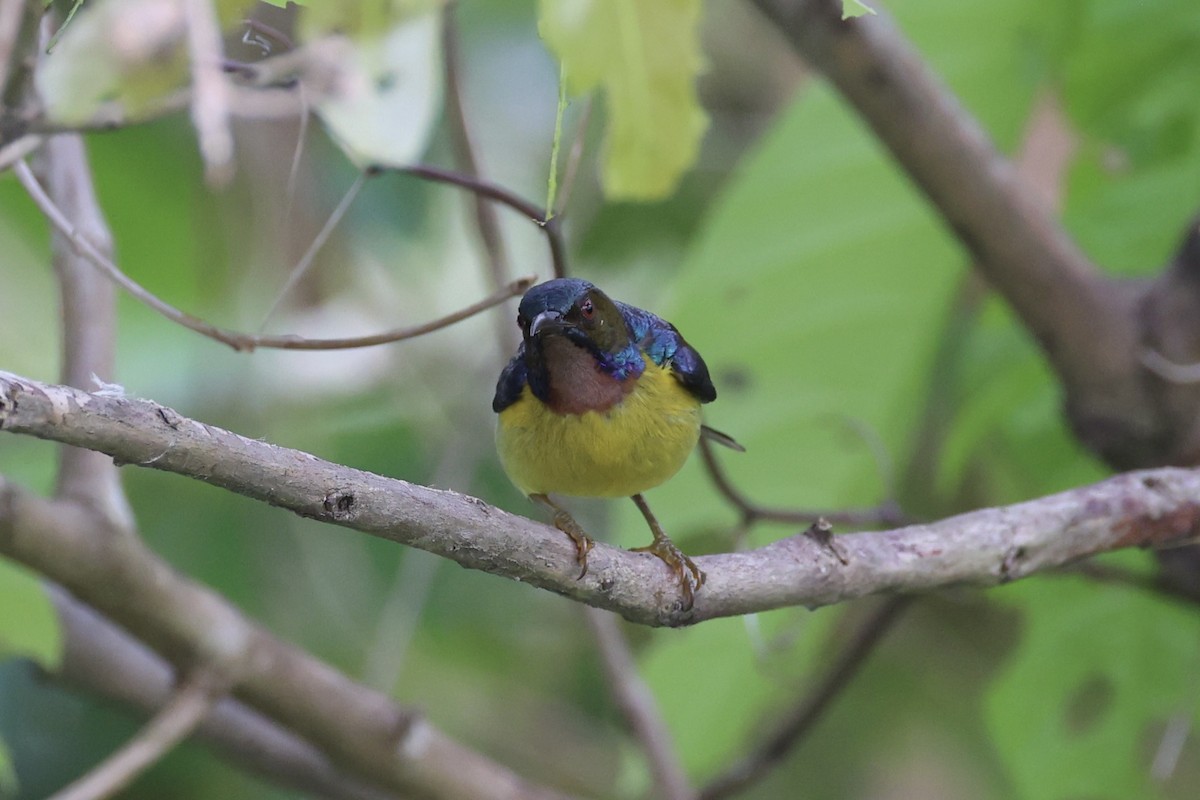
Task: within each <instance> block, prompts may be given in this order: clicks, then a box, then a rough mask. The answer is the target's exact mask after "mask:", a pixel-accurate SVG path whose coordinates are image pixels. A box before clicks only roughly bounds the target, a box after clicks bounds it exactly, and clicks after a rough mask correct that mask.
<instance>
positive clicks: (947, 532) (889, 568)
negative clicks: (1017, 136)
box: [0, 373, 1200, 625]
mask: <svg viewBox="0 0 1200 800" xmlns="http://www.w3.org/2000/svg"><path fill="white" fill-rule="evenodd" d="M0 409H2V410H0V420H2V421H0V428H3V429H4V430H7V431H10V432H13V433H24V434H29V435H33V436H39V437H42V438H47V439H52V440H55V441H59V442H63V443H65V444H72V445H75V446H78V447H87V448H89V449H96V450H100V451H101V452H104V453H107V454H109V455H111V456H113V458H114V459H115V460H116V461H118V462H120V463H123V464H140V465H144V466H149V467H153V468H154V469H160V470H165V471H168V472H175V473H178V474H182V475H188V476H191V477H194V478H198V479H202V480H204V481H206V482H208V483H212V484H215V485H218V486H222V487H224V488H226V489H229V490H231V491H234V492H237V493H239V494H242V495H245V496H247V497H252V498H256V499H258V500H262V501H264V502H269V503H271V504H272V505H275V506H279V507H281V508H285V509H288V510H290V511H293V512H295V513H297V514H300V515H301V516H304V517H311V518H313V519H318V520H323V521H325V522H331V523H334V524H337V525H341V526H344V527H349V528H354V529H356V530H360V531H363V532H364V533H369V534H371V535H373V536H379V537H381V538H385V539H389V540H392V541H396V542H400V543H403V544H408V545H411V546H414V547H419V548H421V549H423V550H428V551H430V552H432V553H436V554H438V555H441V556H444V557H446V558H450V559H453V560H454V561H457V562H458V563H460V564H462V565H463V566H466V567H470V568H472V569H480V570H484V571H487V572H492V573H494V574H497V575H502V576H505V577H508V578H513V579H518V580H521V581H524V582H526V583H529V584H532V585H534V586H537V587H540V588H543V589H549V590H551V591H554V592H557V593H559V594H563V595H566V596H568V597H572V598H574V599H576V600H580V601H582V602H585V603H588V604H589V605H594V606H597V607H599V608H607V609H609V610H611V611H616V612H617V613H619V614H621V615H622V616H624V617H625V618H626V619H629V620H630V621H633V622H638V623H644V624H650V625H683V624H688V623H694V622H699V621H702V620H705V619H711V618H713V617H723V616H732V615H737V614H746V613H750V612H752V611H764V610H767V609H771V608H780V607H783V606H791V605H803V606H808V607H815V606H822V605H828V604H831V603H838V602H842V601H844V600H849V599H851V598H854V597H861V596H863V595H868V594H873V593H878V592H890V591H905V592H920V591H926V590H929V589H933V588H938V587H943V586H948V585H955V584H963V583H967V584H977V585H992V584H997V583H1003V582H1007V581H1011V580H1015V579H1018V578H1022V577H1025V576H1027V575H1031V574H1033V573H1036V572H1038V571H1040V570H1044V569H1048V568H1051V567H1057V566H1061V565H1062V564H1066V563H1069V562H1072V561H1075V560H1078V559H1080V558H1083V557H1086V556H1089V555H1094V554H1096V553H1101V552H1105V551H1108V550H1115V549H1120V548H1125V547H1145V546H1158V545H1162V544H1164V543H1167V542H1173V541H1178V540H1181V539H1184V538H1187V537H1189V536H1193V535H1195V531H1196V529H1197V528H1198V527H1200V503H1198V502H1197V501H1196V498H1197V497H1200V471H1193V470H1184V469H1160V470H1148V471H1144V472H1132V473H1127V474H1123V475H1118V476H1116V477H1114V478H1110V479H1108V480H1106V481H1102V482H1100V483H1097V484H1094V485H1091V486H1085V487H1082V488H1079V489H1074V490H1071V491H1068V492H1063V493H1061V494H1056V495H1051V496H1048V497H1043V498H1040V499H1038V500H1032V501H1029V502H1025V503H1020V504H1017V505H1012V506H1006V507H1001V508H989V509H984V510H980V511H975V512H972V513H969V514H963V515H961V516H958V517H952V518H950V519H946V520H942V521H941V522H937V523H932V524H928V525H912V526H909V527H906V528H898V529H895V530H890V531H882V532H872V533H857V534H844V535H841V536H838V537H837V541H838V545H839V549H840V550H841V552H842V553H843V554H844V555H845V557H846V559H847V560H848V562H849V563H848V564H847V565H845V566H842V565H841V564H839V563H838V561H837V559H835V558H834V557H833V556H831V555H830V553H829V552H828V550H827V549H826V548H824V547H822V546H821V545H820V544H818V543H816V542H813V541H811V540H810V538H808V537H806V536H803V535H797V536H791V537H788V538H786V539H782V540H780V541H777V542H774V543H772V544H770V545H767V546H766V547H762V548H759V549H757V550H752V551H747V552H741V553H725V554H721V555H712V556H701V557H699V558H697V559H695V560H696V562H697V564H698V566H700V568H701V569H703V570H704V571H705V572H706V573H707V574H708V581H707V582H706V584H705V586H704V590H703V591H701V592H699V593H697V595H696V602H695V606H694V608H693V609H692V610H691V611H689V612H684V611H683V610H682V609H681V603H680V598H679V592H678V587H677V586H676V585H675V584H674V582H673V579H672V577H671V575H670V574H669V572H668V571H667V570H666V569H665V568H664V567H663V565H662V562H661V561H659V560H658V559H656V558H654V557H653V556H650V555H647V554H642V553H631V552H627V551H624V550H619V549H617V548H614V547H609V546H606V545H603V544H600V543H597V545H596V547H595V549H594V550H593V551H592V552H591V554H590V556H589V560H588V563H589V570H588V574H587V576H586V577H585V578H583V579H581V580H576V575H577V574H578V565H577V564H576V562H575V548H574V546H573V545H572V544H571V543H570V541H569V540H568V539H567V538H566V537H565V536H563V535H562V533H560V532H559V531H558V530H556V529H554V528H551V527H549V526H547V525H541V524H538V523H535V522H533V521H531V520H528V519H525V518H523V517H518V516H514V515H512V514H508V513H505V512H503V511H500V510H499V509H496V508H493V507H491V506H489V505H488V504H486V503H484V502H483V501H481V500H477V499H475V498H472V497H466V496H464V495H461V494H457V493H455V492H449V491H441V490H437V489H430V488H426V487H423V486H416V485H413V484H410V483H406V482H404V481H399V480H393V479H389V478H384V477H381V476H379V475H374V474H371V473H368V472H363V471H361V470H356V469H351V468H348V467H343V466H340V465H337V464H332V463H330V462H327V461H322V460H321V459H318V458H315V457H313V456H311V455H309V454H307V453H303V452H300V451H296V450H289V449H287V448H282V447H276V446H274V445H270V444H267V443H264V442H260V441H254V440H251V439H246V438H243V437H241V436H238V435H236V434H233V433H230V432H228V431H224V430H221V429H219V428H214V427H211V426H208V425H204V424H201V423H199V422H195V421H193V420H189V419H186V418H184V417H182V416H180V415H179V414H177V413H176V412H174V411H171V410H170V409H167V408H164V407H163V406H160V405H157V404H156V403H153V402H149V401H145V400H133V399H128V398H121V397H111V396H106V395H103V394H89V393H87V392H82V391H79V390H77V389H72V388H70V387H66V386H54V385H49V384H44V383H39V382H37V381H32V380H28V379H25V378H20V377H18V376H15V375H11V374H8V373H0ZM12 547H13V545H12V543H11V542H10V543H9V544H8V545H6V548H4V549H6V551H8V552H9V553H10V554H11V555H13V556H14V557H17V558H19V559H20V558H22V554H21V553H18V552H13V551H12V550H11V548H12ZM26 555H27V554H26ZM47 574H51V575H53V574H54V573H53V572H48V573H47ZM116 585H120V582H119V581H118V582H116ZM147 605H153V602H152V601H147Z"/></svg>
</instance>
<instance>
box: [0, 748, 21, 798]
mask: <svg viewBox="0 0 1200 800" xmlns="http://www.w3.org/2000/svg"><path fill="white" fill-rule="evenodd" d="M19 788H20V785H19V784H18V783H17V771H16V769H15V768H14V767H13V763H12V756H10V755H9V754H8V746H7V745H6V744H5V743H4V739H0V797H16V796H17V789H19Z"/></svg>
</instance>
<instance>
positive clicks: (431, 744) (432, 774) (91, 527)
mask: <svg viewBox="0 0 1200 800" xmlns="http://www.w3.org/2000/svg"><path fill="white" fill-rule="evenodd" d="M4 388H5V389H8V390H11V388H12V385H11V384H5V386H4ZM60 388H61V389H62V390H64V391H68V392H72V393H75V392H76V390H72V389H68V388H67V387H60ZM3 393H4V392H3V391H0V394H3ZM78 395H79V396H86V394H85V393H82V392H79V393H78ZM8 396H9V397H10V398H11V396H12V395H11V393H9V394H8ZM32 396H33V395H31V394H28V393H20V394H19V399H18V400H17V402H18V403H19V404H21V405H26V403H25V401H26V400H28V399H30V398H32ZM49 397H50V396H49V395H43V399H48V398H49ZM60 399H62V398H61V396H60ZM28 405H30V406H33V405H36V404H28ZM46 410H49V409H46ZM63 410H65V409H63ZM50 413H51V414H56V412H54V411H52V410H51V411H50ZM68 413H69V412H68ZM118 424H119V423H118ZM105 524H106V523H105V520H103V519H101V518H99V517H98V515H96V514H95V513H94V512H93V511H91V510H90V509H88V508H86V507H82V506H80V505H79V504H77V503H72V502H68V501H51V500H45V499H42V498H38V497H36V496H34V495H32V494H30V493H29V492H25V491H22V490H20V489H19V488H17V487H14V486H11V485H8V484H5V483H3V482H2V481H0V555H5V556H8V557H10V558H13V559H14V560H16V561H20V562H21V563H24V564H26V565H27V566H29V567H31V568H32V569H34V570H37V571H38V572H40V573H42V574H43V575H45V576H47V577H48V578H50V579H52V580H53V581H55V582H56V583H58V584H59V585H61V586H63V587H64V588H66V589H67V590H68V591H70V592H71V593H72V594H73V595H75V596H76V597H78V598H80V599H81V600H84V601H85V602H87V603H88V604H89V605H91V606H93V607H95V608H96V609H98V610H99V611H101V612H102V613H104V614H105V615H106V616H108V617H110V618H111V619H113V620H114V621H117V622H118V623H119V624H120V625H121V626H122V627H124V628H125V629H126V630H128V631H129V632H130V633H131V634H133V635H134V636H136V637H137V638H139V639H141V640H142V641H144V642H146V643H147V644H148V645H149V646H150V647H151V648H153V649H154V650H155V651H157V652H158V653H159V654H160V655H162V656H164V657H166V658H167V659H168V660H169V661H170V662H171V663H172V664H173V665H174V666H175V667H176V669H177V671H179V672H181V673H186V672H188V670H189V669H191V668H193V667H196V666H198V665H202V666H203V667H204V668H206V669H212V670H215V671H218V672H219V673H220V674H222V675H223V676H224V677H225V678H226V679H227V680H228V681H229V682H230V684H232V685H234V686H235V687H236V688H235V694H236V695H237V697H238V698H239V699H241V700H242V701H244V702H245V703H247V704H248V705H250V706H252V707H254V708H255V709H256V710H257V711H259V712H261V713H263V714H264V715H266V716H268V717H271V718H273V719H275V720H276V721H278V722H279V723H281V724H282V725H284V726H285V727H287V728H289V729H290V730H291V731H293V732H294V733H296V734H297V735H299V736H301V737H303V738H304V739H306V740H308V741H309V742H311V743H313V744H314V745H316V746H317V747H319V748H320V749H321V750H322V751H323V752H324V753H325V754H326V755H327V756H329V758H330V759H331V760H332V761H333V762H334V763H335V764H337V765H338V766H339V767H341V768H342V769H345V770H346V771H348V772H353V773H354V774H356V775H359V776H362V777H363V778H365V779H367V780H369V781H371V782H373V783H377V784H379V785H381V786H384V787H386V788H389V789H392V790H393V791H396V792H399V793H401V794H416V795H418V796H432V797H439V798H448V799H461V800H467V798H478V797H495V798H513V800H515V799H516V798H527V797H535V798H536V797H542V798H552V797H559V796H560V795H558V794H556V793H553V792H550V791H548V790H544V789H541V788H539V787H536V786H533V785H531V784H528V783H525V782H524V781H522V780H521V779H520V778H519V777H517V776H516V775H514V774H513V773H512V772H511V771H509V770H508V769H506V768H505V767H503V766H501V765H499V764H496V763H494V762H492V761H490V760H489V759H487V758H486V757H484V756H482V755H480V754H479V753H476V752H474V751H472V750H469V749H467V748H466V747H463V746H462V745H460V744H458V743H457V742H455V741H453V740H452V739H450V738H449V737H447V736H446V735H445V734H444V733H442V732H441V731H439V730H437V729H436V728H435V727H434V726H433V725H431V724H430V723H429V722H428V721H426V720H424V719H422V718H421V717H420V716H419V715H417V714H415V713H414V712H412V711H411V710H408V709H404V708H401V707H399V706H398V705H396V703H395V702H394V701H392V700H391V698H389V697H388V696H387V695H385V694H382V693H380V692H377V691H374V690H372V689H368V688H366V687H364V686H361V685H359V684H356V683H354V682H353V681H351V680H350V679H349V678H347V677H346V676H345V675H343V674H342V673H340V672H338V671H337V670H335V669H333V668H332V667H330V666H329V665H328V664H325V663H324V662H322V661H320V660H318V659H316V658H314V657H313V656H311V655H309V654H308V653H306V652H304V651H303V650H300V649H298V648H296V647H294V646H292V645H289V644H287V643H285V642H283V641H280V640H279V639H276V638H275V637H274V636H272V635H271V634H270V633H268V632H267V631H264V630H262V629H261V628H259V627H257V626H256V625H254V624H253V623H251V622H250V621H249V620H247V619H246V618H245V617H243V616H242V615H241V612H239V611H238V610H237V609H236V608H234V607H233V606H231V605H229V604H228V603H227V602H226V601H224V600H223V599H222V598H221V597H220V596H218V595H217V594H215V593H214V592H212V591H211V590H209V589H206V588H205V587H203V586H200V585H198V584H196V583H194V582H192V581H189V580H188V579H186V578H184V577H182V576H180V575H178V574H177V573H176V572H174V570H172V569H171V568H170V567H169V566H168V565H167V564H166V563H165V562H163V561H162V560H161V559H159V558H158V557H157V556H155V555H154V554H153V553H151V552H150V551H148V550H147V549H146V548H145V547H144V545H143V544H142V543H141V541H140V540H139V539H137V538H136V537H114V536H112V535H111V532H110V531H108V530H105V528H104V526H105Z"/></svg>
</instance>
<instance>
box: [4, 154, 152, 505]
mask: <svg viewBox="0 0 1200 800" xmlns="http://www.w3.org/2000/svg"><path fill="white" fill-rule="evenodd" d="M39 156H40V157H39V164H40V165H41V169H42V171H43V173H44V175H45V180H46V187H47V189H46V191H47V197H48V198H49V199H51V201H52V202H54V203H55V204H56V205H58V206H59V207H62V208H64V209H66V210H67V211H66V212H65V213H69V214H70V215H71V217H72V218H73V219H75V221H76V222H75V235H76V236H77V237H78V238H79V239H80V240H82V241H86V242H87V243H88V244H89V245H90V246H91V247H93V248H94V249H95V250H96V251H97V252H99V253H102V254H103V253H110V252H112V234H111V233H109V230H108V224H107V222H106V221H105V219H104V215H103V213H102V212H101V211H100V206H99V204H98V203H97V201H96V195H95V191H94V189H93V187H92V178H91V170H90V169H89V168H88V163H87V155H86V153H85V152H84V149H83V140H82V139H81V138H80V137H79V136H73V135H68V136H56V137H54V138H52V139H51V140H49V141H47V142H46V144H45V146H44V147H43V149H42V151H41V153H40V154H39ZM26 169H27V168H26ZM51 250H52V252H53V255H54V272H55V275H56V276H57V278H58V283H59V293H60V297H61V301H60V304H61V305H60V310H61V315H62V331H63V339H62V354H63V356H62V367H61V374H62V380H63V382H64V383H66V384H70V385H71V386H75V387H78V388H81V389H83V388H93V387H94V386H95V384H94V381H95V380H96V379H97V377H98V378H99V379H101V380H112V376H113V369H114V364H115V362H116V340H117V305H116V297H115V292H114V289H113V286H112V284H110V283H109V282H108V281H106V280H105V279H104V278H103V276H101V275H100V274H99V273H98V272H97V271H96V270H95V269H94V268H93V267H92V265H91V264H90V263H88V260H87V259H85V258H83V257H81V256H80V255H79V254H78V253H77V251H76V249H75V247H74V245H73V242H72V240H71V239H70V237H67V236H65V235H64V234H63V233H62V232H60V231H57V230H56V231H54V233H53V235H52V236H51ZM55 494H56V495H57V496H59V497H69V498H71V499H73V500H77V501H82V502H86V503H88V504H90V505H91V506H93V507H94V508H96V509H97V510H99V511H101V512H102V513H104V514H105V515H107V516H108V518H109V519H110V520H112V521H119V522H120V523H121V525H122V526H123V527H125V528H129V527H131V526H132V513H131V512H130V511H129V506H128V503H127V502H126V500H125V495H124V492H123V490H122V489H121V483H120V476H119V475H118V473H117V470H116V469H114V468H113V465H112V463H111V462H110V461H109V460H108V459H107V458H104V457H103V456H102V455H100V454H98V453H94V452H90V451H88V450H79V449H74V448H63V450H62V453H61V457H60V461H59V467H58V485H57V488H56V490H55Z"/></svg>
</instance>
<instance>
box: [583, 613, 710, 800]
mask: <svg viewBox="0 0 1200 800" xmlns="http://www.w3.org/2000/svg"><path fill="white" fill-rule="evenodd" d="M584 613H585V614H586V616H587V621H588V627H590V628H591V629H592V636H593V638H594V639H595V640H596V646H597V647H598V648H599V650H600V661H601V663H602V664H603V665H604V675H605V677H606V678H607V679H608V685H609V690H610V691H611V692H612V695H613V698H614V699H615V700H616V703H617V707H618V708H619V709H621V714H622V715H623V716H624V717H625V721H626V722H627V723H628V725H629V729H630V730H631V731H632V732H633V735H634V737H635V738H636V739H637V740H638V742H640V743H641V745H642V750H643V752H645V754H646V760H647V761H648V762H649V764H650V773H651V774H652V775H653V776H654V785H655V792H654V796H655V797H658V798H662V800H694V798H695V797H696V792H695V791H694V790H693V789H692V787H691V784H690V783H689V782H688V776H687V773H686V772H684V769H683V764H682V763H681V762H680V761H679V753H678V752H677V750H676V748H675V740H674V739H673V738H672V736H671V732H670V730H668V729H667V724H666V722H665V721H664V720H663V718H662V714H661V713H659V710H658V704H657V703H655V702H654V695H653V694H652V693H651V691H650V687H649V686H647V685H646V682H645V681H643V680H642V678H641V676H640V675H638V669H637V662H636V661H635V660H634V657H633V653H632V652H631V651H630V649H629V642H627V641H626V640H625V634H624V633H622V632H621V625H620V622H619V620H618V619H617V618H616V617H614V616H613V615H612V614H609V613H608V612H606V611H601V610H600V609H598V608H585V609H584Z"/></svg>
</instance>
